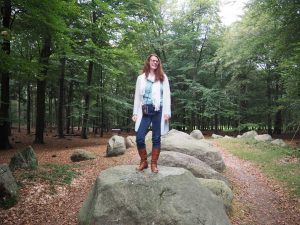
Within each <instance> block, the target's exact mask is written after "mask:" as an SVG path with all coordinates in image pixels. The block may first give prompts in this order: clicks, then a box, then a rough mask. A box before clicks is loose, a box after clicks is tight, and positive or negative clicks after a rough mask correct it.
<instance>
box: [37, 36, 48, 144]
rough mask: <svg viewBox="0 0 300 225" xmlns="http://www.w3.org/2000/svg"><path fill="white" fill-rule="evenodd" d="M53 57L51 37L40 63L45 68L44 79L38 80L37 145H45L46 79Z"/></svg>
mask: <svg viewBox="0 0 300 225" xmlns="http://www.w3.org/2000/svg"><path fill="white" fill-rule="evenodd" d="M50 55H51V37H50V36H48V37H46V38H45V41H44V45H43V49H42V51H41V56H40V63H41V64H42V66H43V69H42V72H41V75H42V78H41V79H38V80H37V93H36V125H35V132H36V133H35V141H34V142H35V143H37V144H44V129H45V107H46V106H45V95H46V77H47V72H48V63H49V57H50Z"/></svg>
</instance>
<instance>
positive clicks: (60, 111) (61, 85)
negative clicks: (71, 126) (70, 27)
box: [57, 55, 66, 138]
mask: <svg viewBox="0 0 300 225" xmlns="http://www.w3.org/2000/svg"><path fill="white" fill-rule="evenodd" d="M60 63H61V73H60V77H59V99H58V115H57V132H58V137H59V138H63V137H64V115H63V114H64V113H63V112H64V110H63V109H64V103H65V92H64V82H65V65H66V58H65V55H63V56H62V58H61V59H60Z"/></svg>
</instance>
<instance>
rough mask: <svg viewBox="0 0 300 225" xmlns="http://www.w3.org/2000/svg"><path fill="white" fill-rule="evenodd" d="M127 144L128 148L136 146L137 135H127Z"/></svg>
mask: <svg viewBox="0 0 300 225" xmlns="http://www.w3.org/2000/svg"><path fill="white" fill-rule="evenodd" d="M125 145H126V149H127V148H134V147H136V137H135V136H127V137H126V138H125Z"/></svg>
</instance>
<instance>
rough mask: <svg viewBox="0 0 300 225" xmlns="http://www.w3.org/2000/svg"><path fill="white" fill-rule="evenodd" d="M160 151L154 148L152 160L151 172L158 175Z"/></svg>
mask: <svg viewBox="0 0 300 225" xmlns="http://www.w3.org/2000/svg"><path fill="white" fill-rule="evenodd" d="M159 153H160V149H159V148H153V149H152V159H151V171H152V173H158V169H157V160H158V158H159Z"/></svg>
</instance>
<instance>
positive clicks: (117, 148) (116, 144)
mask: <svg viewBox="0 0 300 225" xmlns="http://www.w3.org/2000/svg"><path fill="white" fill-rule="evenodd" d="M125 151H126V144H125V138H123V137H122V136H119V135H114V136H112V137H111V138H110V139H109V140H108V143H107V148H106V156H107V157H111V156H118V155H123V154H124V153H125Z"/></svg>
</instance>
